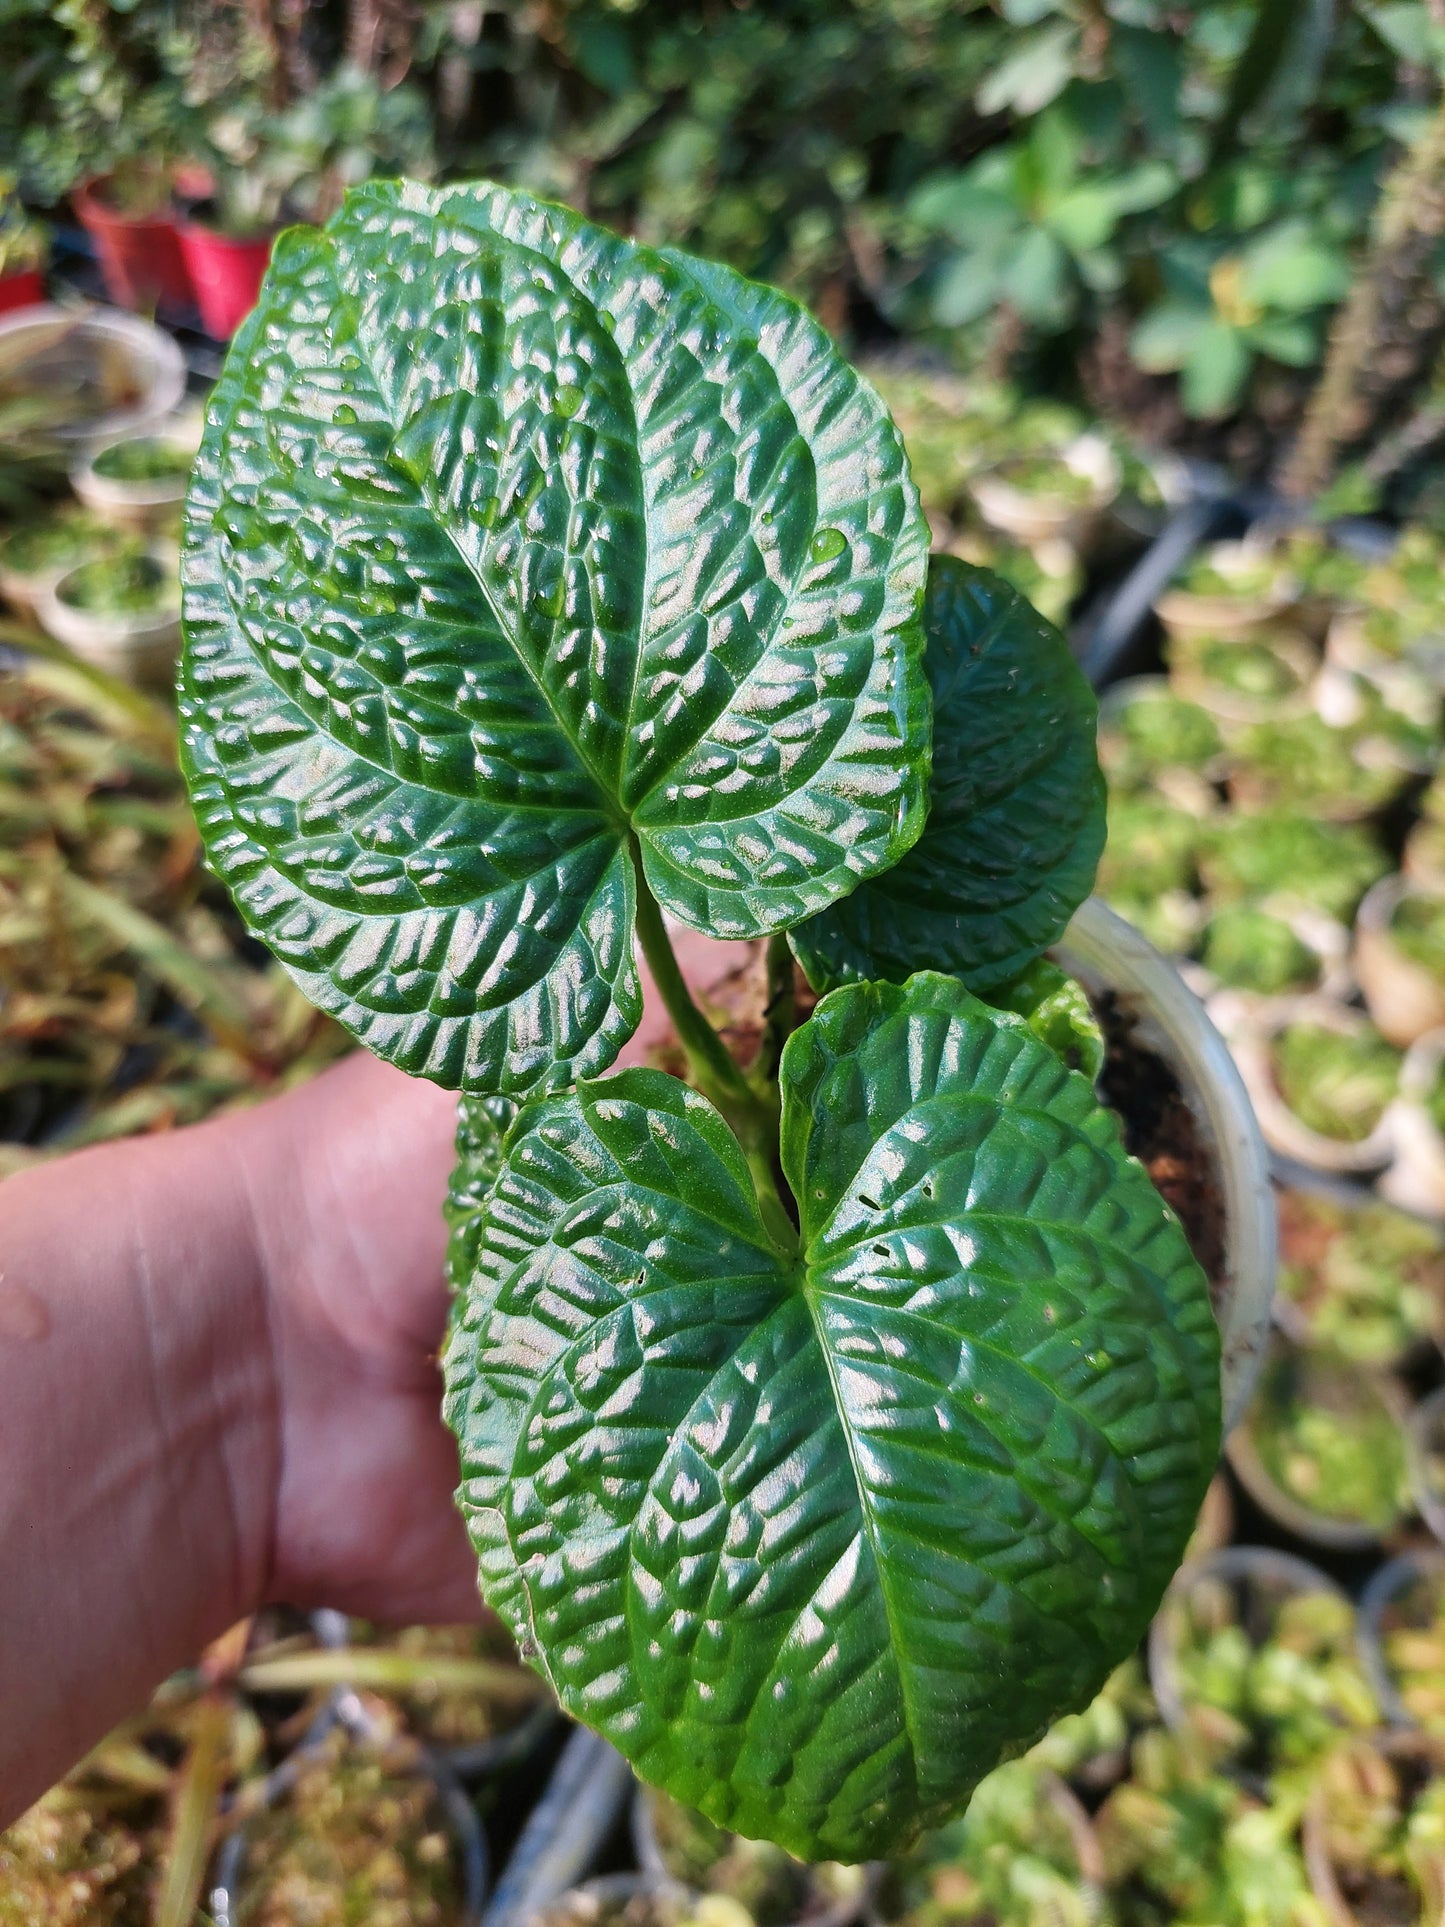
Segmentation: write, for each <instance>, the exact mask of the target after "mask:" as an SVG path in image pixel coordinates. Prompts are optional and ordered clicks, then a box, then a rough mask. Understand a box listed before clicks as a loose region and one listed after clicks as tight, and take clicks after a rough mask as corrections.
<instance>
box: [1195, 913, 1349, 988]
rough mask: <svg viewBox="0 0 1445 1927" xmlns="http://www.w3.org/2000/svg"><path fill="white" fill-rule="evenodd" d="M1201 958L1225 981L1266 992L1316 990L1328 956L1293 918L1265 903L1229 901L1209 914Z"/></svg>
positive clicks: (1234, 985)
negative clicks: (1298, 929) (1307, 938)
mask: <svg viewBox="0 0 1445 1927" xmlns="http://www.w3.org/2000/svg"><path fill="white" fill-rule="evenodd" d="M1200 959H1201V961H1202V963H1203V964H1204V967H1205V969H1206V970H1208V971H1209V972H1210V973H1211V974H1212V975H1213V976H1215V977H1217V978H1218V979H1219V981H1220V982H1221V983H1222V984H1228V985H1230V986H1231V988H1233V989H1235V990H1248V991H1253V992H1254V993H1255V994H1256V995H1258V996H1262V997H1279V996H1283V995H1284V994H1285V993H1286V992H1291V991H1293V992H1296V993H1298V992H1302V991H1310V990H1317V989H1319V987H1320V983H1321V970H1322V963H1323V960H1322V958H1321V957H1320V955H1319V953H1318V951H1315V950H1312V949H1311V948H1310V946H1309V945H1308V944H1307V943H1306V942H1305V941H1304V939H1303V938H1302V937H1301V936H1299V935H1298V933H1297V932H1296V930H1295V928H1294V926H1293V924H1292V923H1291V922H1290V921H1289V919H1288V918H1285V917H1281V916H1276V915H1275V914H1274V913H1273V912H1272V911H1270V910H1266V909H1265V908H1264V907H1263V906H1262V905H1260V904H1253V903H1233V904H1225V905H1224V906H1223V907H1222V908H1221V909H1219V910H1217V911H1216V912H1215V913H1214V915H1213V916H1212V917H1211V918H1210V920H1209V923H1208V925H1207V926H1206V928H1205V932H1204V942H1203V946H1202V948H1201V950H1200Z"/></svg>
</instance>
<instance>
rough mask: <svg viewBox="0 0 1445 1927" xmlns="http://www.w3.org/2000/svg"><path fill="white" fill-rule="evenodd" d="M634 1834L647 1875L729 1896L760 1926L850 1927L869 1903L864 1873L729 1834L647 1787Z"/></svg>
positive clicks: (637, 1810) (635, 1818)
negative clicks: (806, 1860) (811, 1926)
mask: <svg viewBox="0 0 1445 1927" xmlns="http://www.w3.org/2000/svg"><path fill="white" fill-rule="evenodd" d="M633 1834H634V1838H635V1839H636V1842H637V1849H638V1859H639V1861H640V1862H641V1865H642V1868H643V1871H644V1873H646V1874H647V1875H649V1877H651V1878H653V1879H658V1880H662V1881H676V1882H679V1883H680V1884H681V1885H682V1886H684V1887H688V1888H691V1889H693V1890H694V1891H695V1892H698V1893H709V1894H721V1895H725V1896H726V1897H727V1898H728V1899H730V1900H734V1901H736V1902H737V1903H738V1905H739V1907H741V1908H742V1909H744V1910H745V1914H746V1918H747V1919H748V1920H750V1921H752V1922H753V1923H755V1927H790V1923H793V1922H801V1921H811V1922H814V1923H818V1927H822V1924H823V1923H824V1922H827V1923H831V1927H845V1923H847V1922H849V1921H852V1920H856V1919H857V1917H858V1915H859V1914H860V1913H861V1912H862V1911H863V1906H864V1903H865V1901H866V1900H867V1899H868V1882H869V1876H868V1873H867V1870H866V1869H864V1868H862V1867H840V1866H837V1865H835V1864H832V1863H829V1862H824V1863H823V1864H822V1865H821V1866H815V1867H808V1866H805V1865H803V1863H802V1862H800V1861H797V1860H795V1859H793V1857H792V1855H791V1854H787V1853H784V1851H783V1850H782V1848H781V1847H776V1846H774V1845H773V1844H772V1842H771V1841H767V1840H744V1839H742V1838H740V1837H739V1836H738V1835H737V1834H732V1833H725V1832H724V1831H723V1830H722V1829H721V1828H720V1827H715V1826H714V1825H713V1823H712V1822H711V1821H710V1820H706V1819H704V1818H703V1816H702V1815H701V1814H700V1813H693V1812H690V1811H689V1810H688V1808H686V1807H682V1806H679V1805H678V1803H677V1802H676V1801H675V1800H669V1799H668V1798H667V1796H666V1794H661V1793H654V1792H651V1791H649V1790H647V1789H644V1790H643V1791H642V1792H641V1793H640V1794H639V1796H638V1800H637V1805H636V1808H635V1809H634V1814H633Z"/></svg>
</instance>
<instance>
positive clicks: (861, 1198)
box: [858, 1191, 883, 1211]
mask: <svg viewBox="0 0 1445 1927" xmlns="http://www.w3.org/2000/svg"><path fill="white" fill-rule="evenodd" d="M858 1202H859V1204H866V1205H867V1207H868V1209H869V1210H870V1211H881V1210H882V1209H883V1207H882V1205H881V1204H880V1203H879V1202H878V1200H877V1198H870V1197H869V1195H868V1193H867V1192H866V1191H860V1192H859V1193H858Z"/></svg>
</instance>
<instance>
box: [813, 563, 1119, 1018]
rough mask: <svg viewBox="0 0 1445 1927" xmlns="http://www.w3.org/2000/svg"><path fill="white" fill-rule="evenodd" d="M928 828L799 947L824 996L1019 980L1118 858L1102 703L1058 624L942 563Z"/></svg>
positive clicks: (1012, 592) (936, 585) (933, 625)
mask: <svg viewBox="0 0 1445 1927" xmlns="http://www.w3.org/2000/svg"><path fill="white" fill-rule="evenodd" d="M924 624H925V629H926V633H927V638H928V648H927V655H926V658H925V662H926V666H927V670H928V678H929V682H930V683H931V684H932V687H933V703H934V729H933V778H932V782H931V785H930V798H929V814H928V826H927V828H926V829H925V830H924V833H923V835H922V836H921V837H920V838H919V840H918V842H917V843H916V844H915V845H914V846H913V848H912V849H911V850H910V851H909V852H908V854H907V855H906V856H905V857H904V859H903V861H902V862H901V863H899V864H898V865H897V867H896V868H895V869H892V870H889V871H888V872H887V873H886V874H885V875H882V876H878V877H874V878H873V879H872V880H871V881H868V882H865V883H863V884H862V885H860V886H859V888H858V889H857V890H855V891H854V892H853V894H852V895H851V896H850V897H847V898H845V899H844V900H843V901H842V902H840V903H836V904H834V905H833V906H832V907H831V908H830V909H827V910H825V911H823V912H822V913H821V915H819V916H816V917H813V918H812V919H810V920H809V921H808V922H807V923H805V924H802V925H801V926H800V927H799V928H798V929H796V930H795V931H793V933H792V938H791V941H792V945H793V949H794V951H795V952H796V954H797V957H798V961H799V962H800V963H801V964H802V966H803V968H804V970H805V971H806V972H807V974H808V979H809V981H810V982H811V983H812V984H813V985H814V987H815V988H827V987H829V986H831V985H834V984H838V983H844V982H849V981H856V980H858V979H867V978H871V977H885V978H887V979H888V980H889V981H890V982H892V983H902V982H903V981H904V979H905V978H907V977H909V976H911V975H912V973H913V972H914V971H915V970H946V971H947V972H949V974H950V975H952V976H955V977H961V978H962V979H963V981H964V982H965V983H966V984H967V985H968V986H969V988H970V989H971V990H975V991H977V992H978V993H979V994H980V995H982V996H987V995H988V994H989V992H990V991H993V990H996V989H997V988H998V987H999V986H1000V985H1001V984H1004V983H1006V982H1008V981H1009V980H1010V979H1012V978H1014V977H1017V976H1018V975H1019V973H1020V972H1021V971H1022V970H1024V969H1026V968H1027V966H1028V965H1029V964H1030V963H1032V961H1033V960H1034V958H1035V957H1037V956H1038V955H1039V954H1040V952H1042V951H1043V950H1045V949H1047V948H1048V946H1049V945H1050V944H1051V943H1053V942H1054V941H1055V939H1056V938H1057V937H1058V936H1059V935H1060V933H1061V932H1062V930H1063V928H1064V925H1065V924H1066V923H1067V922H1068V920H1069V918H1070V917H1071V916H1072V915H1073V913H1074V911H1075V910H1077V909H1078V907H1079V905H1080V904H1081V903H1082V902H1083V900H1084V898H1085V897H1086V896H1087V895H1088V894H1089V891H1090V890H1091V889H1092V887H1093V882H1094V871H1095V870H1096V868H1097V867H1098V862H1099V856H1100V852H1101V851H1102V850H1103V847H1104V779H1103V777H1102V776H1101V774H1100V772H1099V763H1098V757H1097V755H1096V753H1095V748H1094V733H1095V723H1096V718H1097V705H1096V703H1095V701H1094V694H1093V691H1092V690H1091V689H1090V688H1089V685H1088V683H1087V682H1086V681H1085V680H1084V677H1083V675H1082V673H1081V672H1080V670H1079V667H1078V664H1077V663H1076V662H1075V661H1074V659H1073V657H1072V656H1071V655H1070V653H1069V646H1068V644H1067V643H1066V642H1065V640H1064V638H1063V637H1062V636H1061V635H1060V634H1059V632H1058V630H1057V629H1056V628H1055V627H1054V626H1053V624H1052V623H1051V622H1046V621H1045V620H1044V618H1043V617H1042V616H1041V615H1040V614H1039V613H1038V611H1037V610H1036V609H1034V608H1032V607H1031V606H1030V604H1029V603H1028V602H1027V601H1026V600H1025V599H1024V597H1023V596H1021V595H1020V594H1019V592H1018V590H1017V589H1014V588H1011V587H1010V586H1009V584H1008V583H1006V582H1004V581H1002V580H1001V579H1000V577H998V576H996V575H993V574H991V573H990V572H989V570H987V569H976V568H973V567H971V566H970V565H969V564H968V563H966V562H960V561H958V560H957V559H956V558H954V557H953V556H947V555H944V556H935V557H934V560H933V564H932V567H931V568H930V571H929V578H928V598H927V602H926V605H925V612H924Z"/></svg>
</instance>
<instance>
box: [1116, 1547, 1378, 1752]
mask: <svg viewBox="0 0 1445 1927" xmlns="http://www.w3.org/2000/svg"><path fill="white" fill-rule="evenodd" d="M1210 1582H1222V1583H1223V1584H1225V1585H1228V1586H1234V1587H1238V1588H1239V1590H1240V1591H1241V1593H1243V1594H1244V1596H1245V1599H1246V1602H1249V1601H1250V1600H1251V1596H1253V1598H1254V1599H1255V1600H1269V1601H1273V1602H1279V1601H1282V1600H1285V1599H1287V1598H1289V1597H1291V1596H1292V1595H1297V1594H1301V1593H1306V1594H1308V1593H1326V1594H1328V1595H1329V1596H1330V1597H1332V1598H1335V1599H1347V1595H1346V1593H1345V1591H1344V1588H1343V1587H1341V1586H1338V1585H1336V1584H1335V1582H1334V1580H1333V1579H1331V1578H1330V1577H1329V1575H1328V1574H1327V1573H1324V1572H1321V1570H1320V1569H1319V1567H1318V1566H1314V1565H1311V1564H1310V1562H1309V1561H1308V1560H1307V1559H1300V1558H1298V1557H1297V1556H1296V1555H1295V1554H1294V1553H1292V1552H1276V1551H1275V1549H1274V1548H1273V1547H1272V1546H1221V1547H1220V1549H1219V1551H1218V1552H1210V1553H1206V1554H1205V1556H1204V1557H1203V1558H1202V1559H1193V1560H1191V1561H1190V1562H1189V1564H1188V1565H1186V1566H1181V1567H1180V1569H1179V1571H1178V1572H1176V1573H1175V1575H1174V1577H1173V1579H1172V1580H1171V1581H1170V1584H1169V1590H1168V1591H1167V1592H1166V1593H1165V1595H1164V1599H1163V1602H1162V1604H1161V1605H1160V1607H1159V1610H1158V1612H1157V1613H1156V1614H1155V1615H1154V1621H1153V1624H1152V1625H1151V1626H1150V1628H1149V1644H1148V1661H1149V1684H1150V1685H1151V1686H1152V1687H1153V1689H1154V1698H1155V1700H1156V1702H1157V1703H1158V1707H1159V1713H1160V1716H1161V1718H1162V1719H1163V1721H1164V1724H1165V1725H1166V1726H1167V1727H1168V1728H1169V1730H1170V1732H1171V1733H1175V1734H1178V1735H1179V1736H1180V1737H1181V1738H1185V1739H1192V1738H1193V1737H1194V1721H1193V1719H1192V1717H1191V1709H1190V1704H1189V1701H1188V1698H1187V1696H1186V1691H1185V1685H1184V1678H1183V1674H1182V1672H1181V1670H1180V1665H1179V1650H1180V1641H1181V1636H1182V1633H1183V1627H1182V1625H1181V1620H1182V1618H1183V1614H1184V1608H1185V1605H1186V1603H1187V1601H1188V1599H1189V1596H1190V1594H1191V1593H1192V1592H1193V1591H1194V1590H1195V1588H1196V1587H1198V1586H1199V1585H1201V1584H1207V1583H1210ZM1244 1617H1245V1619H1246V1621H1248V1620H1250V1619H1251V1618H1252V1617H1253V1614H1252V1613H1251V1612H1250V1611H1249V1610H1248V1604H1247V1606H1246V1612H1245V1614H1244Z"/></svg>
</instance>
